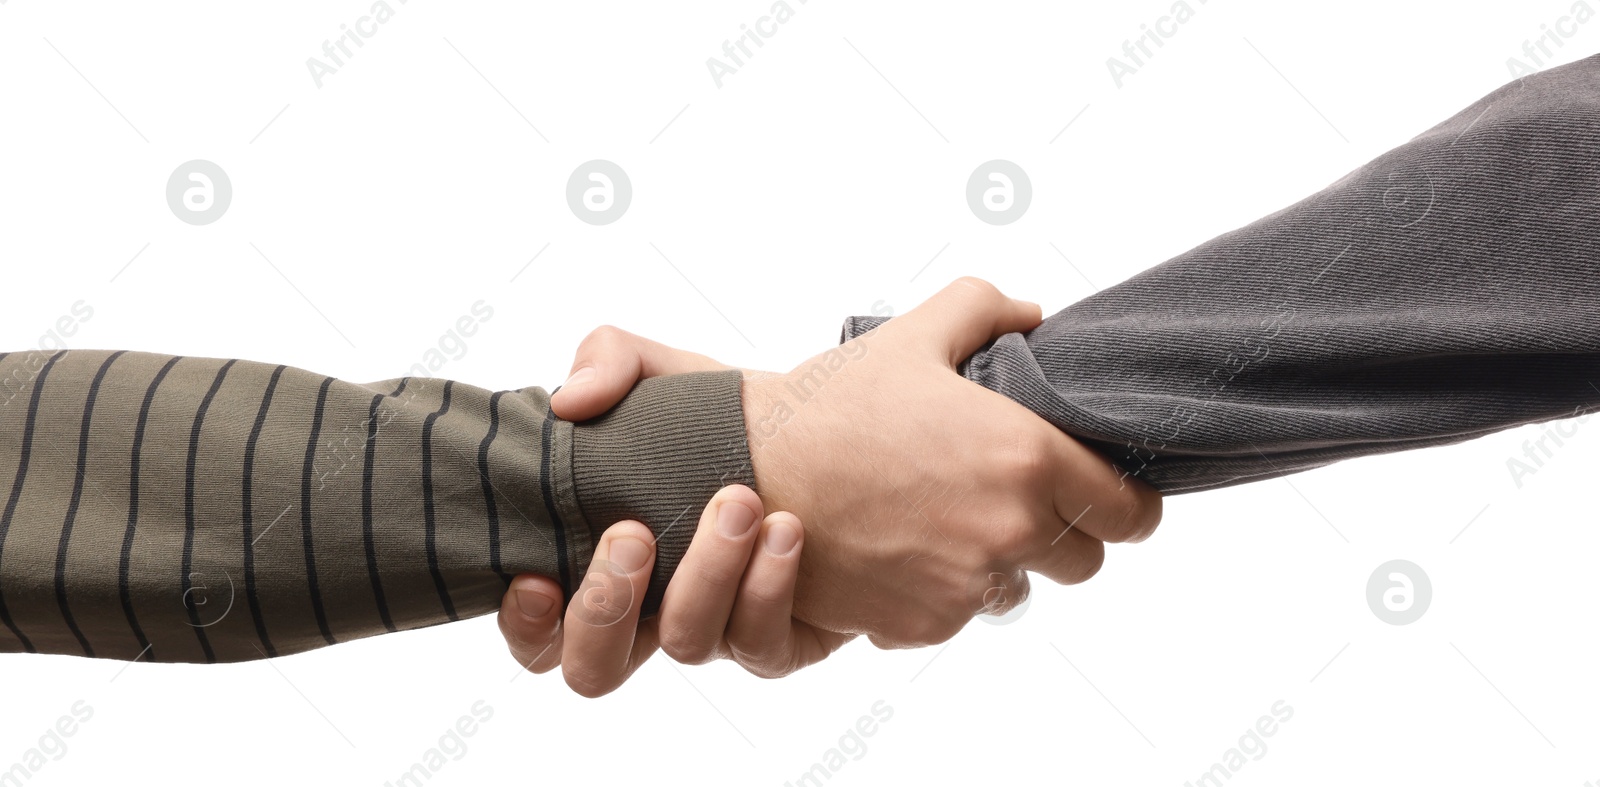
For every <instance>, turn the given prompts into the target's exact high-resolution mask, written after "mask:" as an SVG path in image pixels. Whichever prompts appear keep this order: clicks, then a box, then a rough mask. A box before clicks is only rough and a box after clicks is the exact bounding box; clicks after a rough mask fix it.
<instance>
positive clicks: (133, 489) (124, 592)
mask: <svg viewBox="0 0 1600 787" xmlns="http://www.w3.org/2000/svg"><path fill="white" fill-rule="evenodd" d="M181 360H183V356H181V355H178V356H173V358H172V359H171V360H169V361H167V362H166V364H165V365H163V366H162V367H161V370H160V371H158V372H156V376H155V378H154V379H152V380H151V381H150V388H149V389H147V390H146V391H145V392H144V404H141V405H140V406H139V423H138V425H137V426H135V427H134V430H133V459H132V460H131V462H130V464H129V465H128V528H127V530H126V531H124V532H123V534H122V561H121V565H120V566H119V567H118V569H117V593H118V595H120V596H122V611H123V612H124V613H125V614H126V615H127V616H128V625H129V626H131V627H132V628H133V636H134V637H135V638H137V639H138V640H139V645H140V648H141V649H140V651H139V652H140V653H144V652H146V651H149V653H150V660H151V661H155V660H156V654H155V649H154V648H153V647H152V646H151V644H150V640H148V639H145V636H144V629H142V628H140V627H139V619H138V618H137V617H136V616H134V614H133V594H132V593H131V592H130V591H129V589H128V564H129V562H130V561H131V560H132V558H133V532H134V530H135V529H136V528H137V527H138V525H139V450H140V448H141V447H143V445H144V429H145V426H146V425H147V424H149V422H150V403H151V402H153V401H155V398H156V388H158V387H160V385H161V381H162V380H164V379H166V377H167V372H170V371H172V367H173V366H175V365H177V363H178V361H181Z"/></svg>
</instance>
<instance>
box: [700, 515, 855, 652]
mask: <svg viewBox="0 0 1600 787" xmlns="http://www.w3.org/2000/svg"><path fill="white" fill-rule="evenodd" d="M804 534H805V530H804V528H802V527H801V525H800V520H799V519H797V518H796V517H795V516H794V515H793V514H790V513H789V512H787V511H778V512H775V513H773V514H772V515H770V516H768V517H767V519H766V521H765V522H764V523H762V527H761V538H760V543H759V545H758V546H757V547H756V553H755V554H754V555H753V556H751V558H750V566H749V568H747V569H746V570H745V574H744V579H743V581H742V582H741V584H740V587H739V597H738V600H737V601H736V602H735V604H734V607H733V614H732V616H731V617H730V619H729V622H728V649H729V650H730V651H731V652H732V654H733V658H734V660H735V661H737V662H739V664H740V665H742V666H743V667H744V668H745V669H747V670H749V671H750V672H751V673H752V674H755V675H758V676H760V677H763V678H781V677H783V676H785V675H788V674H790V673H792V672H794V671H795V670H798V669H800V668H802V667H806V666H809V665H811V664H815V663H816V662H818V661H821V660H822V659H824V658H826V657H827V655H828V654H829V653H832V652H833V651H835V650H838V649H839V647H840V646H841V645H843V644H844V643H846V642H848V641H850V639H851V638H852V637H853V635H846V634H837V633H834V632H831V631H824V630H821V629H816V628H813V627H811V626H810V625H808V624H805V623H802V622H800V621H797V620H794V618H793V614H794V586H795V581H796V579H797V577H798V576H799V574H800V552H801V550H802V548H803V546H804V545H803V543H802V542H803V541H804V539H805V535H804Z"/></svg>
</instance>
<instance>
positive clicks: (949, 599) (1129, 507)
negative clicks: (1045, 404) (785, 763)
mask: <svg viewBox="0 0 1600 787" xmlns="http://www.w3.org/2000/svg"><path fill="white" fill-rule="evenodd" d="M1040 319H1041V316H1040V310H1039V307H1038V306H1037V305H1034V304H1031V303H1027V302H1024V301H1018V300H1013V299H1011V298H1007V297H1005V296H1004V295H1002V294H1001V293H1000V292H999V291H998V290H996V289H995V288H994V287H993V286H992V285H990V284H988V283H987V282H983V281H981V280H978V279H971V278H966V279H961V280H958V281H956V282H955V283H953V284H951V285H950V286H948V287H946V288H945V289H944V290H942V291H940V292H939V293H938V294H936V295H934V296H933V297H932V298H930V299H929V300H928V301H926V302H925V303H923V304H921V305H920V306H918V307H917V308H916V309H913V310H912V311H910V312H908V313H906V314H905V315H903V316H901V317H898V318H896V319H894V320H891V321H889V322H887V323H885V324H884V325H882V326H880V327H879V328H877V329H876V330H873V331H871V332H869V333H867V334H864V335H863V336H860V337H857V338H856V339H854V340H852V341H851V342H847V343H846V344H844V345H841V346H839V347H838V348H834V349H831V350H829V351H827V352H824V353H822V354H819V355H817V356H814V357H813V358H811V359H809V360H808V361H806V362H805V363H802V364H800V365H799V366H798V367H796V368H795V369H794V370H791V371H790V372H788V373H786V374H775V373H770V372H757V371H751V370H744V375H745V379H744V390H743V399H744V414H745V424H746V430H747V433H748V436H749V443H750V455H751V463H752V468H753V470H754V473H755V479H756V488H757V489H759V490H760V495H759V496H757V495H756V493H755V492H753V491H751V490H750V489H749V488H746V487H743V486H731V487H727V488H724V489H723V490H722V491H720V492H718V494H717V495H716V497H714V498H713V499H712V500H711V501H710V503H708V505H707V507H706V509H705V511H704V513H703V515H702V517H701V520H700V525H699V529H698V530H697V531H696V533H695V536H694V539H693V541H692V542H691V545H690V547H689V550H688V552H687V553H686V555H685V557H684V559H683V562H682V563H681V564H680V566H679V568H678V570H677V573H675V574H674V576H673V579H672V581H671V583H670V584H669V586H668V589H667V593H666V595H665V597H664V598H663V600H662V605H661V610H660V613H659V615H657V616H655V617H653V618H650V619H648V620H645V621H644V622H642V623H640V622H639V620H638V615H639V609H638V605H639V603H640V601H641V600H642V598H643V596H644V588H645V587H646V585H647V583H648V581H649V572H650V568H649V567H650V566H652V565H653V561H654V557H655V555H654V551H653V547H652V546H651V542H652V536H651V534H650V530H649V528H647V527H645V526H644V525H643V524H640V523H638V522H619V523H617V524H616V525H614V526H613V527H611V528H610V529H608V530H607V531H606V533H605V534H604V536H603V537H602V539H601V541H600V543H599V544H598V545H597V547H596V552H595V561H594V565H592V566H591V568H590V574H589V577H588V578H586V580H585V582H586V587H588V588H590V589H597V588H604V587H607V586H608V585H607V583H610V584H616V583H619V582H622V581H626V582H628V583H631V585H632V587H631V588H628V589H631V591H632V592H631V593H625V594H618V593H614V592H611V593H607V592H599V593H596V592H589V593H586V592H585V591H584V590H583V589H580V591H579V592H578V594H577V595H575V597H574V599H573V603H572V604H570V605H568V607H567V608H566V609H565V610H564V611H563V610H562V608H561V603H560V600H561V593H560V589H559V586H558V585H557V583H556V582H555V581H554V580H552V579H550V578H548V577H541V576H538V575H532V574H528V575H522V576H519V577H517V578H516V579H515V580H514V581H513V582H512V585H511V587H510V589H509V590H508V591H507V593H506V596H505V598H504V600H503V602H502V605H501V610H500V618H499V620H500V626H501V631H502V633H503V634H504V635H505V637H506V641H507V643H508V644H509V646H510V648H511V651H512V653H513V655H515V656H516V657H517V658H518V660H519V661H521V663H523V664H524V665H525V666H527V668H528V669H530V670H532V671H534V672H546V671H549V670H551V669H554V668H555V667H557V666H560V667H561V668H562V672H563V674H564V675H565V677H566V680H567V683H568V684H569V685H570V686H571V687H572V688H573V689H574V690H575V691H577V692H579V693H580V694H583V695H585V696H590V697H594V696H600V695H603V694H606V693H608V692H610V691H612V690H614V689H616V688H617V686H620V685H621V684H622V682H624V681H625V680H627V678H628V677H629V676H630V675H632V673H633V671H634V670H635V669H637V668H638V666H639V664H641V663H642V662H643V661H644V660H645V659H647V658H648V657H649V656H650V655H652V654H653V653H654V651H655V650H656V649H657V648H660V649H661V650H664V651H666V652H667V654H668V655H669V656H671V657H672V658H674V659H676V660H678V661H680V662H684V663H704V662H706V661H710V660H713V659H719V658H728V659H732V660H734V661H735V662H737V663H739V664H740V665H741V666H744V667H745V668H746V669H747V670H749V671H750V672H752V673H754V674H756V675H759V676H762V677H780V676H782V675H787V674H789V673H791V672H793V671H795V670H797V669H800V668H802V667H805V666H808V665H810V664H812V663H815V662H816V661H820V660H821V659H823V658H825V657H827V656H828V655H829V654H830V653H832V652H833V651H834V650H837V649H838V648H839V647H840V646H842V645H843V644H844V643H845V642H848V641H849V640H850V639H852V638H853V637H855V636H857V635H861V634H865V635H866V636H867V637H868V638H869V639H870V640H871V641H872V642H873V644H875V645H877V646H878V647H881V648H905V647H921V646H926V645H931V644H937V643H940V642H944V641H946V640H948V639H949V638H950V637H952V636H954V635H955V634H956V632H958V631H959V630H960V629H961V628H962V627H963V626H965V625H966V623H967V622H968V621H969V620H971V618H972V617H973V616H974V615H977V614H981V613H986V612H987V613H1002V612H1004V611H1006V610H1007V609H1010V608H1011V607H1013V606H1015V605H1016V604H1019V603H1021V602H1022V600H1023V599H1025V598H1026V597H1027V593H1028V580H1027V574H1026V573H1025V572H1027V571H1032V572H1035V573H1038V574H1041V575H1043V576H1045V577H1048V578H1049V579H1051V580H1053V581H1055V582H1058V583H1062V584H1074V583H1078V582H1082V581H1084V580H1086V579H1088V578H1090V577H1092V576H1093V575H1094V574H1095V573H1096V572H1097V571H1098V570H1099V569H1100V566H1101V563H1102V561H1103V560H1104V554H1105V553H1104V543H1105V542H1119V541H1140V540H1143V539H1144V538H1147V537H1149V535H1150V534H1151V533H1152V532H1154V530H1155V528H1156V525H1157V524H1158V523H1159V522H1160V518H1161V498H1160V496H1159V495H1158V494H1157V493H1156V492H1155V491H1154V490H1152V489H1151V488H1150V487H1148V486H1147V485H1145V484H1143V483H1142V482H1140V481H1138V480H1137V479H1134V478H1130V477H1126V476H1125V473H1123V472H1122V471H1120V470H1119V469H1118V468H1117V467H1116V466H1115V465H1113V464H1112V463H1111V462H1109V461H1108V460H1107V459H1105V458H1104V457H1102V456H1100V455H1099V454H1097V453H1095V452H1093V451H1091V450H1089V449H1088V448H1086V447H1084V446H1083V445H1081V444H1079V443H1078V442H1077V441H1075V440H1073V439H1072V438H1071V437H1069V436H1067V435H1066V434H1064V433H1062V432H1061V431H1060V430H1058V429H1056V428H1055V427H1053V426H1051V425H1050V424H1049V423H1047V422H1045V421H1043V420H1042V419H1040V418H1038V417H1037V416H1036V415H1034V414H1033V413H1032V412H1031V411H1029V410H1027V409H1026V408H1025V407H1023V406H1022V405H1020V404H1017V403H1016V402H1014V401H1012V400H1011V399H1009V398H1007V397H1005V396H1002V395H1000V394H998V393H995V392H993V391H990V390H988V389H986V388H984V387H982V386H980V385H978V384H976V383H973V382H971V381H969V380H967V379H965V378H963V377H962V376H961V375H959V374H958V373H957V372H956V366H957V364H959V363H960V362H961V361H962V360H963V359H965V358H966V357H967V356H969V355H971V354H972V353H973V352H974V351H976V350H977V349H978V348H980V347H982V346H983V345H984V344H986V343H988V342H989V341H991V340H993V339H994V338H996V337H998V336H1000V335H1002V334H1005V333H1010V332H1013V331H1027V330H1030V329H1032V328H1033V327H1035V326H1037V325H1038V324H1039V321H1040ZM727 368H730V367H727V366H724V365H723V364H720V363H718V362H716V361H714V360H712V359H710V358H707V357H705V356H702V355H696V354H694V353H688V352H684V351H681V350H676V349H673V348H670V347H666V346H664V345H660V344H657V343H655V342H652V341H649V340H647V339H643V338H641V337H638V336H634V335H632V334H629V333H626V332H624V331H621V330H618V329H615V328H601V329H599V330H597V331H595V332H594V333H592V334H590V335H589V337H588V338H587V339H585V340H584V342H583V344H582V345H580V347H579V348H578V353H577V357H576V359H575V360H574V362H573V374H572V376H571V377H570V378H569V380H568V382H567V383H566V384H565V385H563V386H562V388H561V389H560V390H559V391H557V393H556V394H555V395H554V397H553V398H552V400H551V407H552V409H553V410H555V412H556V414H557V415H558V416H560V417H562V418H565V419H567V420H573V421H580V420H584V419H587V418H591V417H594V416H595V415H599V414H600V413H603V412H605V411H606V410H607V409H609V408H610V407H612V406H613V405H614V404H616V402H617V401H619V400H621V398H622V397H623V396H624V395H625V394H626V393H627V391H628V390H629V389H631V388H632V387H633V385H634V383H635V382H637V381H638V380H640V379H643V378H646V377H653V376H658V375H664V374H678V373H684V372H691V371H703V370H711V369H727ZM733 506H740V507H745V508H748V510H749V512H750V513H749V515H746V516H744V517H742V518H741V521H748V522H750V523H752V524H750V526H749V527H748V529H746V530H744V531H742V532H738V533H737V535H725V534H724V533H723V531H719V530H718V528H717V522H718V518H719V515H720V514H723V513H728V514H732V513H736V512H737V510H736V509H734V508H732V507H733ZM769 510H770V511H772V512H773V513H770V514H767V513H765V512H766V511H769ZM802 522H804V523H805V525H804V526H802ZM757 525H759V526H757ZM735 530H736V529H735ZM791 534H792V535H791ZM635 542H636V543H635ZM791 544H792V545H791ZM785 547H788V548H787V549H786V548H785ZM633 551H637V552H638V553H639V554H637V555H633V556H634V557H635V558H636V560H635V562H633V563H632V565H636V566H639V567H640V568H638V569H636V570H627V569H624V568H622V567H621V564H623V563H626V562H627V561H625V560H623V559H622V558H625V557H628V556H629V555H631V554H632V553H633ZM623 596H626V598H627V599H631V607H629V608H628V609H621V608H620V606H621V602H620V601H618V599H621V598H623ZM608 601H609V602H610V604H611V606H612V607H617V608H615V609H608V608H607V606H606V602H608ZM530 613H532V614H530Z"/></svg>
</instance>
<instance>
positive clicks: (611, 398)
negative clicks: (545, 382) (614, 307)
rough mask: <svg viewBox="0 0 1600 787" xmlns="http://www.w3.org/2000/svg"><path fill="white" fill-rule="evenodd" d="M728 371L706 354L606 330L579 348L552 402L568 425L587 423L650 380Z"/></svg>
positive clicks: (592, 335)
mask: <svg viewBox="0 0 1600 787" xmlns="http://www.w3.org/2000/svg"><path fill="white" fill-rule="evenodd" d="M727 368H729V367H728V366H725V365H723V364H721V363H718V362H716V361H714V360H712V359H710V358H707V357H706V356H704V355H700V354H698V353H692V352H688V351H686V350H679V349H677V348H674V347H668V346H666V345H664V344H660V343H658V342H653V341H650V340H649V339H646V338H644V337H642V336H635V335H633V334H631V333H628V332H627V331H624V330H622V329H621V328H614V327H612V326H610V325H602V326H600V327H599V328H596V329H594V330H593V331H591V332H590V333H589V335H588V336H586V337H584V339H583V341H582V342H581V343H579V344H578V352H577V353H576V354H575V356H574V357H573V359H572V371H571V373H570V374H569V375H568V376H567V381H566V382H565V383H562V384H561V388H560V389H559V390H557V391H556V392H555V394H554V395H552V396H551V397H550V409H551V410H553V411H554V412H555V414H556V416H557V417H560V418H563V419H565V420H568V421H585V420H588V419H590V418H593V417H595V416H597V415H600V414H601V413H604V412H605V411H607V410H610V409H611V408H612V407H614V406H615V405H616V404H617V402H620V401H622V397H623V396H626V395H627V393H628V391H630V390H632V389H633V384H634V383H636V382H638V381H640V380H642V379H644V378H646V377H660V376H661V375H665V374H683V373H685V372H704V371H715V370H718V369H727Z"/></svg>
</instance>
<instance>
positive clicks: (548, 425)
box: [539, 409, 577, 599]
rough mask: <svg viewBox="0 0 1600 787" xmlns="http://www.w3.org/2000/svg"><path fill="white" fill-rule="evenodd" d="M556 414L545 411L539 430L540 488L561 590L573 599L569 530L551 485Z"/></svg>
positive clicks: (574, 589)
mask: <svg viewBox="0 0 1600 787" xmlns="http://www.w3.org/2000/svg"><path fill="white" fill-rule="evenodd" d="M555 425H556V414H555V412H554V411H552V410H548V409H547V410H545V413H544V428H543V429H541V430H539V432H540V433H539V487H540V491H541V492H542V493H543V494H542V495H540V496H541V497H543V498H544V510H545V512H546V513H548V514H549V515H550V525H551V527H553V528H554V529H555V531H556V566H557V567H558V568H559V570H560V572H561V589H562V591H563V592H565V593H566V594H567V598H568V599H571V598H572V594H573V593H575V592H576V591H577V589H576V588H574V587H573V586H572V579H571V576H570V575H571V572H570V571H569V570H568V569H567V528H566V525H564V524H563V523H562V522H561V513H560V512H558V511H557V510H556V497H555V493H554V491H553V489H552V486H551V484H550V437H551V432H554V431H555Z"/></svg>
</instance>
